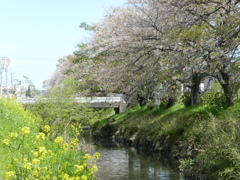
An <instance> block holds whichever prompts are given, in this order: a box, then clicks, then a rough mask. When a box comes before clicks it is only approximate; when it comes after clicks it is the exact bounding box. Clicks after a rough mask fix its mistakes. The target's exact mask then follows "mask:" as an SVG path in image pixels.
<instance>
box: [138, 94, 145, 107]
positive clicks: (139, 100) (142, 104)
mask: <svg viewBox="0 0 240 180" xmlns="http://www.w3.org/2000/svg"><path fill="white" fill-rule="evenodd" d="M137 100H138V103H139V105H140V106H145V105H147V98H146V97H144V96H142V95H140V94H138V95H137Z"/></svg>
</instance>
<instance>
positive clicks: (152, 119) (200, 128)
mask: <svg viewBox="0 0 240 180" xmlns="http://www.w3.org/2000/svg"><path fill="white" fill-rule="evenodd" d="M239 110H240V102H239V101H236V104H235V106H234V107H230V108H228V109H224V108H223V107H222V106H221V105H217V104H205V105H202V106H193V107H186V108H185V107H184V106H183V105H182V104H176V105H175V106H173V107H171V108H170V109H165V108H164V107H161V108H149V107H147V106H145V107H140V106H138V105H136V106H134V107H133V108H132V109H130V110H129V111H127V112H125V113H123V114H120V115H115V116H111V117H110V118H108V119H104V120H100V121H99V122H97V123H96V124H95V129H99V128H101V127H104V125H106V124H110V125H113V126H115V127H117V128H118V132H119V129H120V130H121V132H123V133H124V135H125V136H124V138H128V139H130V140H132V139H133V137H134V139H135V140H137V139H144V137H147V140H148V141H150V143H152V145H155V144H156V143H157V144H158V146H165V145H166V144H161V143H162V142H164V143H165V142H167V143H168V144H167V145H168V147H169V150H171V148H172V147H174V146H175V147H176V146H177V145H180V147H181V148H179V149H178V150H179V151H181V152H178V154H179V155H180V156H181V158H186V159H184V160H183V161H182V162H181V166H180V168H181V170H183V171H185V172H190V173H191V174H194V173H195V174H197V173H203V174H206V175H207V176H208V177H209V178H210V179H213V180H215V179H216V180H218V179H224V180H225V179H226V180H227V179H236V180H237V179H239V177H240V113H239V112H240V111H239ZM121 136H123V135H121ZM164 138H167V139H164ZM162 139H164V140H163V141H161V140H162ZM159 144H160V145H159ZM190 147H191V148H190ZM189 149H190V150H189ZM192 150H194V151H192ZM175 151H176V149H175ZM190 151H192V152H197V153H195V154H194V155H193V154H191V153H190ZM189 158H190V159H189Z"/></svg>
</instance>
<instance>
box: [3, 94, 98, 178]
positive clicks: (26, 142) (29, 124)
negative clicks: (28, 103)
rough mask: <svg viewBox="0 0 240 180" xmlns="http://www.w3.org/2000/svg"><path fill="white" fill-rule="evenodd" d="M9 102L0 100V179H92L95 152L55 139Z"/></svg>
mask: <svg viewBox="0 0 240 180" xmlns="http://www.w3.org/2000/svg"><path fill="white" fill-rule="evenodd" d="M43 122H44V121H43V120H42V119H41V118H40V117H37V116H35V115H33V114H32V113H30V112H29V111H26V110H25V109H24V108H23V107H22V105H21V104H19V103H18V102H16V101H15V100H13V99H7V98H0V129H1V131H0V139H1V141H0V154H1V161H0V179H4V180H8V179H9V180H14V179H34V180H35V179H39V180H40V179H65V180H70V179H71V180H87V179H95V175H94V173H95V171H97V166H96V164H95V162H96V160H97V159H98V158H99V153H96V154H94V155H93V156H90V155H89V154H85V153H84V152H83V151H81V150H80V149H78V148H79V147H78V139H64V138H63V137H61V136H57V137H55V138H54V139H52V140H51V133H52V129H51V127H50V126H49V125H46V124H43Z"/></svg>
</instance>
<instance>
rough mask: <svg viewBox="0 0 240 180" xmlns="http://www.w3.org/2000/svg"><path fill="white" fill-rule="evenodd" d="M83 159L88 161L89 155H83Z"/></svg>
mask: <svg viewBox="0 0 240 180" xmlns="http://www.w3.org/2000/svg"><path fill="white" fill-rule="evenodd" d="M83 158H84V159H86V160H88V159H90V158H91V156H90V155H89V154H85V155H84V156H83Z"/></svg>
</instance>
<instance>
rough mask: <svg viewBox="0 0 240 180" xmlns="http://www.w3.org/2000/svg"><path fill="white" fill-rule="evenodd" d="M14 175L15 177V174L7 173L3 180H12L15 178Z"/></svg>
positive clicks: (12, 172)
mask: <svg viewBox="0 0 240 180" xmlns="http://www.w3.org/2000/svg"><path fill="white" fill-rule="evenodd" d="M15 177H16V175H15V172H14V171H8V172H6V173H5V179H6V180H8V179H13V178H15Z"/></svg>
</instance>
